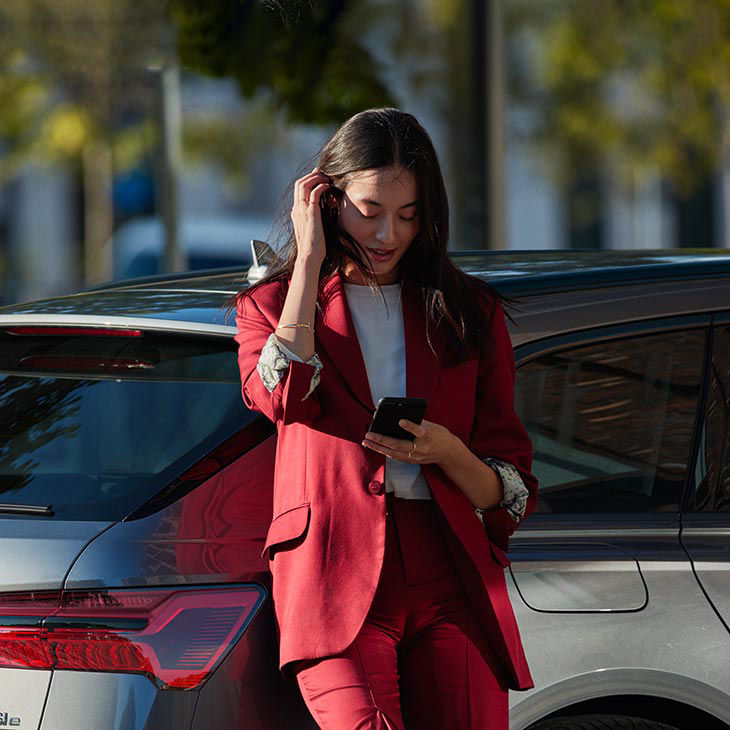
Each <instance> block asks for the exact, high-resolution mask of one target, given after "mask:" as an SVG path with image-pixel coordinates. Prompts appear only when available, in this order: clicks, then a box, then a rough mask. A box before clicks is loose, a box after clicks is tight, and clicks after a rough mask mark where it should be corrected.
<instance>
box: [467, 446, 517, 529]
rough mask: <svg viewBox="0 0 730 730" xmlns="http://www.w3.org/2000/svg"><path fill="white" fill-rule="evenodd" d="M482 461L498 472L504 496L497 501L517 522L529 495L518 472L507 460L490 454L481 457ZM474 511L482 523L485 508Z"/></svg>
mask: <svg viewBox="0 0 730 730" xmlns="http://www.w3.org/2000/svg"><path fill="white" fill-rule="evenodd" d="M482 461H483V462H484V463H485V464H488V465H489V466H491V467H492V469H494V470H495V471H496V472H497V474H499V478H500V479H501V480H502V487H503V489H504V496H503V498H502V501H501V502H500V503H499V506H500V507H504V508H505V509H506V510H507V514H508V515H509V516H510V517H511V518H512V519H513V520H514V521H515V522H519V521H520V520H521V519H522V518H523V517H524V515H525V509H526V508H527V497H528V495H529V492H528V490H527V487H526V486H525V483H524V481H522V477H521V476H520V473H519V472H518V471H517V469H516V468H515V467H514V466H512V464H510V463H509V462H507V461H500V460H499V459H495V458H493V457H491V456H487V457H486V458H484V459H482ZM474 511H475V513H476V515H477V517H478V518H479V519H480V520H481V522H482V524H484V517H483V513H484V512H485V511H486V510H480V509H475V510H474Z"/></svg>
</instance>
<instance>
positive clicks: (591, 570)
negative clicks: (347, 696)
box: [0, 250, 730, 730]
mask: <svg viewBox="0 0 730 730" xmlns="http://www.w3.org/2000/svg"><path fill="white" fill-rule="evenodd" d="M454 260H455V261H456V262H457V263H458V264H459V265H460V266H461V267H462V268H463V269H464V270H466V271H468V272H469V273H472V274H475V275H477V276H480V277H483V278H485V279H488V280H489V281H490V282H491V283H493V284H494V285H495V286H497V287H498V288H499V289H500V290H501V291H502V292H503V293H505V294H507V295H509V296H511V297H514V298H515V299H516V301H517V308H516V309H513V310H510V309H508V310H507V311H508V312H509V311H512V314H513V317H514V325H513V326H512V328H511V332H512V338H513V345H514V348H515V357H516V361H517V365H518V382H517V389H516V400H517V406H518V410H519V413H520V416H521V418H522V419H523V422H524V423H525V425H526V426H527V428H528V430H529V433H530V436H531V438H532V441H533V446H534V471H535V473H536V474H537V476H538V478H539V480H540V494H539V500H538V505H537V510H536V512H535V514H533V515H532V516H531V517H530V518H529V519H528V520H526V521H525V522H524V523H523V525H522V526H521V527H520V529H519V530H518V531H517V532H516V533H515V535H514V537H513V538H512V543H511V550H510V554H509V557H510V559H511V565H505V570H506V571H507V573H508V575H507V579H508V585H509V587H510V593H511V597H512V602H513V605H514V607H515V610H516V614H517V620H518V623H519V626H520V630H521V632H522V636H523V640H524V644H525V649H526V652H527V656H528V659H529V661H530V665H531V668H532V672H533V677H534V680H535V688H534V689H532V690H529V691H527V692H513V693H511V720H510V722H511V728H513V729H514V730H518V729H519V730H525V729H526V728H540V730H558V729H559V728H564V729H566V730H579V729H580V728H603V729H606V730H608V729H614V730H616V729H618V728H635V729H638V728H645V729H649V728H653V729H654V730H658V729H659V728H667V727H670V728H678V729H679V730H695V729H697V728H701V729H703V730H705V729H706V730H714V729H715V728H727V727H728V726H729V725H730V630H729V629H728V625H729V622H730V448H729V446H730V433H729V431H728V420H729V415H730V257H729V256H726V255H724V254H723V253H721V252H715V253H712V252H694V251H689V250H687V251H643V252H615V251H614V252H598V251H594V252H587V251H586V252H576V251H547V252H483V253H478V254H477V253H472V254H463V255H461V254H458V255H457V254H455V255H454ZM243 281H244V272H241V271H237V272H231V271H218V272H209V273H202V274H201V273H198V274H195V275H180V276H172V277H157V278H154V279H147V280H140V281H136V282H125V283H124V284H117V285H109V286H105V287H97V288H96V289H94V290H88V291H85V292H81V293H79V294H75V295H72V296H67V297H59V298H56V299H49V300H43V301H37V302H31V303H27V304H19V305H14V306H11V307H5V308H3V309H0V343H1V346H0V430H1V431H2V437H1V438H0V728H3V727H19V728H26V729H27V728H34V729H40V730H67V729H68V728H69V727H74V728H83V729H84V730H86V729H87V728H90V729H93V730H127V729H135V730H136V729H138V728H139V729H141V728H149V729H150V730H168V729H170V730H171V729H172V728H175V730H180V729H181V728H190V729H193V730H207V729H209V728H241V730H243V729H244V728H245V729H246V730H256V729H257V728H261V729H264V728H267V729H278V728H282V729H285V730H289V729H293V730H300V729H301V730H304V729H305V728H313V727H315V726H314V724H313V722H312V720H311V719H310V718H309V715H308V713H307V710H306V708H305V707H304V704H303V702H302V701H301V699H300V698H299V695H298V691H297V688H296V686H295V684H294V683H293V682H292V681H291V680H288V679H285V678H283V677H282V676H281V674H280V673H279V671H278V668H277V646H276V631H275V626H274V620H273V612H272V607H271V598H270V576H269V573H268V566H267V563H266V561H264V560H263V559H262V558H261V550H262V548H263V541H264V536H265V534H266V529H267V527H268V524H269V521H270V518H271V509H272V497H271V481H272V474H273V463H274V462H273V456H274V451H275V438H276V436H275V431H274V428H273V426H272V425H271V424H270V423H269V422H268V421H266V420H265V419H264V418H263V417H260V416H259V415H258V414H255V413H252V412H249V411H247V410H246V409H245V407H244V405H243V403H242V401H241V395H240V383H239V377H238V370H237V365H236V356H235V346H234V342H233V337H232V335H233V334H234V332H235V328H234V326H233V323H232V321H231V317H230V316H229V315H227V314H226V311H225V303H226V300H227V298H228V297H229V296H230V295H231V294H232V293H234V292H235V291H237V290H238V289H239V288H240V287H241V286H244V284H243V283H242V282H243Z"/></svg>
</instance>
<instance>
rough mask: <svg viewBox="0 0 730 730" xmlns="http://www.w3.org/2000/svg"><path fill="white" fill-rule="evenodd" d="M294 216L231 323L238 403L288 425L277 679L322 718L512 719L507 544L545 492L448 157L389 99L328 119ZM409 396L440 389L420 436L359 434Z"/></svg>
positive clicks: (508, 351) (525, 673)
mask: <svg viewBox="0 0 730 730" xmlns="http://www.w3.org/2000/svg"><path fill="white" fill-rule="evenodd" d="M291 219H292V222H293V235H292V236H291V238H290V241H289V243H290V248H289V253H288V255H287V256H286V258H282V259H280V260H279V261H278V263H275V264H274V265H273V267H272V269H271V270H270V272H269V274H268V275H267V277H266V278H265V279H264V280H262V281H261V282H260V283H259V284H258V285H256V286H255V287H252V288H250V289H248V290H246V291H244V292H241V293H240V294H239V295H238V297H237V316H236V321H237V325H238V335H237V336H236V340H237V342H238V344H239V367H240V372H241V382H242V390H243V398H244V401H245V402H246V404H247V405H248V406H249V407H250V408H254V409H256V410H259V411H261V412H262V413H264V414H266V415H267V416H268V417H269V418H270V419H271V420H272V421H274V422H275V423H276V425H277V430H278V445H277V456H276V471H275V480H274V519H273V521H272V523H271V526H270V528H269V532H268V535H267V538H266V544H265V550H264V552H265V553H266V552H267V551H268V553H269V559H270V565H271V572H272V576H273V599H274V607H275V611H276V617H277V625H278V630H279V634H280V666H281V668H282V671H286V670H291V671H292V672H293V673H294V674H295V676H296V679H297V682H298V684H299V687H300V690H301V692H302V695H303V697H304V701H305V702H306V704H307V706H308V708H309V710H310V712H311V713H312V715H313V717H314V718H315V720H316V721H317V723H318V724H319V726H320V727H322V728H333V729H336V730H349V729H350V728H404V727H405V725H404V722H406V723H408V725H409V726H410V727H413V728H419V729H423V728H438V729H439V730H444V728H459V729H466V728H480V729H484V728H506V727H507V689H508V688H509V687H512V688H518V689H525V688H528V687H530V686H532V682H531V678H530V674H529V670H528V667H527V663H526V660H525V657H524V654H523V651H522V646H521V643H520V638H519V633H518V630H517V626H516V624H515V620H514V615H513V612H512V608H511V605H510V603H509V598H508V595H507V590H506V586H505V580H504V568H505V566H506V565H507V564H508V561H507V559H506V557H505V555H504V551H505V550H506V549H507V543H508V538H509V535H510V534H511V533H512V532H513V531H514V529H515V528H516V526H517V524H518V523H519V521H520V520H521V519H523V518H524V517H525V516H526V515H527V514H528V513H529V512H530V511H531V510H532V508H533V506H534V501H535V496H536V489H537V484H536V480H535V478H534V476H533V475H532V474H531V473H530V466H531V444H530V441H529V438H528V436H527V434H526V432H525V429H524V428H523V426H522V424H521V423H520V421H519V419H518V418H517V416H516V415H515V411H514V406H513V387H514V374H515V370H514V359H513V354H512V347H511V344H510V339H509V335H508V333H507V329H506V326H505V322H504V315H503V311H502V305H501V302H500V299H499V297H498V295H497V294H496V293H495V292H494V291H493V290H492V289H491V287H488V286H487V285H486V284H483V283H481V282H479V281H478V280H476V279H475V278H472V277H469V276H467V275H465V274H463V273H462V272H460V271H459V270H458V269H457V268H456V267H455V266H454V265H453V264H452V263H451V262H450V260H449V258H448V256H447V253H446V250H447V238H448V204H447V199H446V193H445V189H444V185H443V180H442V177H441V172H440V169H439V164H438V160H437V157H436V153H435V151H434V149H433V145H432V143H431V140H430V139H429V137H428V134H427V133H426V131H425V130H424V129H423V127H421V125H420V124H419V123H418V122H417V121H416V119H415V118H414V117H413V116H412V115H410V114H406V113H403V112H401V111H398V110H397V109H372V110H368V111H364V112H361V113H360V114H357V115H355V116H354V117H352V118H351V119H349V120H348V121H347V122H345V123H344V124H343V125H342V126H341V127H340V128H339V129H338V130H337V132H336V133H335V134H334V136H333V137H332V138H331V139H330V140H329V142H328V143H327V144H326V145H325V146H324V148H323V149H322V152H321V153H320V157H319V163H318V165H317V168H315V170H313V171H312V172H311V173H309V174H308V175H305V176H304V177H302V178H300V179H299V180H297V181H296V184H295V186H294V204H293V207H292V211H291ZM404 395H407V396H413V397H420V398H424V399H426V400H427V401H428V407H427V410H426V416H425V418H424V420H423V422H422V423H421V424H420V425H419V424H416V423H414V422H411V421H407V420H402V421H401V422H400V425H401V426H402V428H403V429H405V430H406V431H408V432H410V434H412V435H413V437H414V438H413V439H412V440H411V439H405V438H404V439H394V438H389V437H385V436H382V435H379V434H376V433H371V432H369V430H368V426H369V424H370V421H371V418H372V415H373V411H374V404H375V403H377V402H378V400H379V399H380V397H382V396H404Z"/></svg>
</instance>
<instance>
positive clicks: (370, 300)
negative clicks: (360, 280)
mask: <svg viewBox="0 0 730 730" xmlns="http://www.w3.org/2000/svg"><path fill="white" fill-rule="evenodd" d="M380 288H381V289H382V290H383V297H384V298H385V302H384V301H383V297H381V296H380V294H379V293H378V292H373V291H372V290H371V289H370V287H368V286H361V285H359V284H350V283H345V294H346V295H347V303H348V305H349V307H350V312H351V314H352V319H353V322H354V323H355V331H356V332H357V339H358V340H359V342H360V350H361V351H362V356H363V360H365V370H366V371H367V375H368V383H369V384H370V393H371V395H372V397H373V403H374V404H375V405H377V404H378V401H379V400H380V399H381V398H384V397H386V396H392V397H396V398H398V397H400V398H402V397H404V396H405V395H406V342H405V334H404V330H403V308H402V306H401V285H400V284H385V285H382V286H381V287H380ZM385 491H386V492H395V495H396V497H401V498H403V499H430V498H431V493H430V492H429V491H428V484H427V482H426V478H425V477H424V476H423V473H422V472H421V467H420V466H419V465H418V464H408V463H406V462H404V461H398V460H397V459H391V458H390V457H386V460H385Z"/></svg>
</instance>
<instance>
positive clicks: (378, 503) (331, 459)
mask: <svg viewBox="0 0 730 730" xmlns="http://www.w3.org/2000/svg"><path fill="white" fill-rule="evenodd" d="M287 287H288V282H272V283H269V284H265V285H263V286H261V287H260V288H258V289H257V290H256V291H254V292H253V294H252V296H251V297H248V298H246V299H244V302H243V304H240V303H239V306H238V309H237V312H236V323H237V325H238V334H237V335H236V341H237V342H238V346H239V350H238V363H239V368H240V372H241V383H242V391H243V399H244V401H245V403H246V405H247V406H248V407H249V408H252V409H254V410H257V411H260V412H262V413H264V414H265V415H266V416H267V417H268V418H269V419H271V420H272V421H274V422H275V423H276V425H277V430H278V446H277V452H276V464H275V478H274V511H273V515H274V517H273V520H272V522H271V526H270V528H269V531H268V535H267V538H266V543H265V548H264V553H266V551H267V550H268V551H269V557H270V567H271V573H272V580H273V598H274V608H275V612H276V618H277V624H278V629H279V636H280V667H281V668H282V670H283V669H284V666H285V665H286V664H288V663H289V662H292V661H295V660H298V659H313V658H319V657H322V656H326V655H331V654H337V653H339V652H341V651H343V650H344V649H345V648H346V647H347V646H348V645H349V644H350V643H351V642H352V641H353V639H354V638H355V636H356V635H357V633H358V631H359V629H360V627H361V626H362V624H363V621H364V620H365V616H366V614H367V612H368V609H369V608H370V604H371V601H372V599H373V595H374V594H375V589H376V587H377V584H378V578H379V575H380V568H381V565H382V562H383V553H384V547H385V497H384V486H383V485H384V481H385V479H384V471H385V457H384V456H383V455H381V454H378V453H377V452H374V451H372V450H370V449H366V448H365V447H363V446H362V445H361V441H362V438H363V435H364V434H365V432H366V431H367V430H368V426H369V424H370V419H371V417H372V414H373V411H374V405H373V402H372V397H371V394H370V386H369V384H368V379H367V372H366V370H365V363H364V361H363V357H362V353H361V350H360V345H359V342H358V339H357V335H356V332H355V328H354V325H353V320H352V316H351V314H350V310H349V307H348V305H347V299H346V296H345V291H344V287H343V280H342V276H341V274H340V273H336V274H333V275H332V276H330V277H329V278H328V279H327V280H326V281H325V282H324V286H323V288H322V291H321V293H320V295H319V299H318V312H317V316H316V321H315V348H316V352H317V354H318V355H319V357H320V358H321V360H322V363H323V366H324V367H323V369H322V371H321V376H320V377H321V381H320V384H319V385H318V386H317V388H316V389H315V390H314V391H313V393H312V394H311V395H310V396H309V397H308V398H304V395H305V394H306V392H307V390H308V388H309V382H310V379H311V376H312V373H313V372H314V366H312V365H307V364H306V363H301V362H292V363H291V366H290V368H289V370H288V371H287V372H286V375H285V377H284V378H283V379H282V380H281V382H280V383H279V384H278V385H277V386H276V388H275V389H274V391H273V392H272V393H269V391H268V390H267V389H266V387H265V386H264V384H263V382H262V381H261V378H260V376H259V374H258V372H257V371H256V364H257V362H258V359H259V355H260V353H261V349H262V348H263V346H264V343H265V342H266V340H267V338H268V337H269V335H270V334H271V332H273V331H274V328H275V326H276V325H277V323H278V321H279V316H280V314H281V310H282V306H283V303H284V298H285V296H286V291H287ZM482 298H483V302H484V307H485V311H487V312H488V313H490V314H491V315H493V316H492V342H491V346H492V347H491V349H492V351H493V356H492V357H491V358H490V357H483V358H482V357H474V358H472V359H468V360H461V361H459V360H458V359H456V358H454V357H453V356H450V349H449V348H447V347H446V338H445V336H444V335H443V334H442V333H441V330H440V329H439V332H437V333H436V334H435V335H433V336H432V341H433V345H434V348H435V350H436V355H434V354H433V352H432V351H431V349H430V348H429V345H428V343H427V340H426V316H425V306H424V300H423V296H422V294H421V291H420V288H419V287H418V286H417V285H415V284H413V283H412V282H410V281H408V280H406V283H405V284H404V287H403V296H402V301H403V325H404V330H405V346H406V395H408V396H414V397H420V398H425V399H426V400H427V401H428V409H427V410H426V416H425V417H426V419H427V420H429V421H433V422H435V423H440V424H441V425H443V426H445V427H446V428H448V429H449V430H450V431H451V432H452V433H454V434H456V435H457V436H459V438H461V439H462V440H463V441H464V442H465V443H466V444H467V445H468V446H469V448H471V449H472V451H474V453H476V454H477V455H478V456H480V457H484V456H493V457H496V458H498V459H502V460H504V461H508V462H510V463H511V464H513V465H514V466H515V467H517V469H518V470H519V471H520V473H521V475H522V477H523V479H524V482H525V484H526V486H527V487H528V489H529V491H530V496H529V499H528V503H527V513H529V512H531V511H532V510H533V509H534V505H535V498H536V492H537V480H536V479H535V477H534V476H533V475H532V473H531V472H530V468H531V458H532V445H531V443H530V440H529V437H528V435H527V432H526V431H525V429H524V427H523V425H522V423H521V422H520V420H519V419H518V417H517V415H516V414H515V411H514V396H513V391H514V378H515V365H514V356H513V353H512V345H511V342H510V338H509V334H508V332H507V328H506V326H505V321H504V314H503V312H502V307H501V305H500V304H499V303H498V302H496V301H493V300H492V298H491V297H489V296H488V295H487V294H484V295H482ZM422 469H423V474H424V476H425V478H426V481H427V482H428V485H429V487H430V490H431V494H432V496H433V498H434V499H435V500H436V503H437V505H438V507H439V508H440V509H439V514H440V516H441V522H442V527H443V529H444V531H445V534H446V536H447V543H448V544H449V548H450V550H451V552H452V555H453V557H454V561H455V564H456V566H457V569H458V571H459V573H460V575H461V578H462V580H463V582H464V585H465V588H466V591H467V594H468V596H469V597H470V599H471V602H472V604H473V606H474V607H475V609H476V613H477V616H478V619H479V621H480V622H481V625H482V627H483V629H484V631H485V633H486V635H487V637H488V638H489V640H490V642H491V645H492V647H493V649H494V651H495V653H496V654H497V656H498V657H499V658H500V660H501V661H502V663H503V665H504V667H505V670H506V674H507V676H508V677H509V679H510V686H511V687H512V688H514V689H527V688H529V687H531V686H533V685H532V679H531V677H530V672H529V669H528V667H527V662H526V659H525V656H524V652H523V650H522V643H521V640H520V636H519V632H518V629H517V624H516V622H515V618H514V613H513V611H512V606H511V603H510V600H509V596H508V594H507V588H506V584H505V577H504V569H505V567H506V566H507V565H508V564H509V561H508V559H507V558H506V556H505V554H504V551H505V550H507V547H508V539H509V536H510V535H511V534H512V532H513V531H514V530H515V528H516V526H517V525H516V523H515V522H514V521H513V520H512V519H511V518H510V516H509V515H508V514H507V511H506V510H505V509H504V508H500V507H495V508H493V509H491V510H489V511H488V512H486V513H485V514H484V518H485V520H484V521H485V525H486V530H485V527H484V526H482V523H481V522H480V521H479V518H478V517H477V516H476V515H475V514H474V510H473V507H472V505H471V503H470V502H469V500H468V499H467V497H466V496H465V495H464V493H463V492H462V491H461V490H460V489H459V488H458V487H456V485H455V484H454V483H453V482H452V481H451V480H450V479H449V478H448V477H447V476H446V475H445V474H444V472H443V471H442V470H441V469H440V468H439V467H438V466H436V465H433V464H424V465H422Z"/></svg>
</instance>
